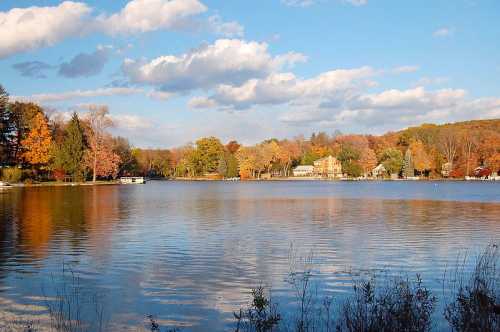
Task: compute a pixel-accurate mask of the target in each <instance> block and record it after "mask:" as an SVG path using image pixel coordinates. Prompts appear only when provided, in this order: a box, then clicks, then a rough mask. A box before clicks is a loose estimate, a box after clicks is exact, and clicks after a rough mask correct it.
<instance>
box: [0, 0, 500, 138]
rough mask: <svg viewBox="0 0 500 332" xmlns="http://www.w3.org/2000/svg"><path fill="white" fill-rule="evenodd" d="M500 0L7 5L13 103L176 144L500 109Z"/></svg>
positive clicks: (499, 112)
mask: <svg viewBox="0 0 500 332" xmlns="http://www.w3.org/2000/svg"><path fill="white" fill-rule="evenodd" d="M499 22H500V2H498V1H495V0H484V1H480V0H477V1H472V0H455V1H440V0H434V1H383V0H317V1H314V0H265V1H264V0H258V1H207V0H171V1H168V0H132V1H130V0H127V1H126V0H120V1H80V2H79V1H73V2H69V1H67V2H64V1H53V0H51V1H48V0H46V1H28V0H25V1H11V0H7V1H2V2H0V35H1V36H2V38H1V39H0V70H1V73H2V75H1V80H0V84H2V85H3V86H4V87H5V88H6V89H7V90H8V92H9V93H10V95H11V96H12V98H13V99H19V100H33V101H36V102H39V103H40V104H42V105H43V106H45V107H47V109H50V110H52V112H54V113H67V112H71V111H73V110H78V111H79V112H84V111H85V108H86V107H87V105H88V104H105V105H108V107H109V109H110V113H111V114H112V116H113V118H114V120H115V124H116V127H115V129H114V131H115V133H116V134H120V135H124V136H126V137H128V138H129V139H130V140H131V142H132V143H133V144H134V145H137V146H143V147H172V146H176V145H181V144H184V143H187V142H189V141H193V140H195V139H196V138H198V137H200V136H205V135H216V136H219V137H221V139H223V140H224V141H227V140H229V139H233V138H236V139H238V140H240V141H242V142H244V143H247V144H249V143H255V142H258V141H260V140H263V139H265V138H268V137H280V138H281V137H293V136H296V135H299V134H304V135H309V134H310V133H311V132H312V131H319V130H321V131H326V132H333V131H334V130H335V129H340V130H341V131H343V132H346V133H374V134H378V133H383V132H385V131H387V130H396V129H401V128H404V127H407V126H411V125H416V124H420V123H424V122H435V123H443V122H450V121H460V120H467V119H482V118H499V117H500V83H499V80H498V77H499V75H500V44H499V43H498V41H499V40H500V23H499Z"/></svg>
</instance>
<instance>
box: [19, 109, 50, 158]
mask: <svg viewBox="0 0 500 332" xmlns="http://www.w3.org/2000/svg"><path fill="white" fill-rule="evenodd" d="M21 146H22V149H23V151H24V152H23V155H22V156H23V160H24V161H25V162H27V163H29V164H32V165H45V164H47V163H48V162H49V160H50V152H51V148H52V136H51V133H50V129H49V125H48V123H47V119H46V118H45V116H44V115H43V113H37V114H36V115H35V117H34V118H33V121H32V124H31V128H30V131H29V132H28V135H27V136H26V138H24V139H23V140H22V141H21Z"/></svg>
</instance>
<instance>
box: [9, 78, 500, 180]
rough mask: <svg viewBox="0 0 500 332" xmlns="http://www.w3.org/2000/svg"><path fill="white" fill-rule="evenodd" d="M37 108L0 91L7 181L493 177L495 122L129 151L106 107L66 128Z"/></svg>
mask: <svg viewBox="0 0 500 332" xmlns="http://www.w3.org/2000/svg"><path fill="white" fill-rule="evenodd" d="M48 113H49V112H48V111H47V110H44V109H43V108H42V107H40V106H39V105H37V104H34V103H25V102H20V101H14V102H11V101H9V98H8V94H7V93H6V92H5V90H4V89H3V88H2V87H1V86H0V166H2V174H3V177H4V178H7V179H10V180H11V181H12V180H21V179H22V178H25V179H27V180H28V181H29V180H32V179H38V180H47V179H56V180H64V179H71V180H73V181H84V180H93V181H95V180H97V179H112V178H116V177H118V176H132V175H141V176H149V177H187V178H195V177H207V176H208V177H214V178H233V177H241V178H260V177H261V176H262V175H263V174H268V175H272V176H281V177H287V176H291V175H292V169H293V168H294V167H296V166H298V165H312V164H313V162H314V161H315V160H317V159H319V158H322V157H326V156H329V155H331V156H334V157H336V158H337V159H338V160H339V161H340V162H341V164H342V172H343V173H344V174H346V175H348V176H351V177H359V176H363V175H369V174H371V172H372V170H373V168H374V167H376V166H377V165H380V164H382V165H383V166H384V167H383V168H384V170H385V174H384V175H386V176H389V175H390V174H399V175H400V176H408V177H410V176H427V177H441V176H443V174H444V175H445V176H449V177H457V178H458V177H464V176H467V175H473V172H474V170H475V169H476V168H477V167H478V166H482V167H483V168H487V169H489V170H490V171H491V172H498V171H499V170H500V120H498V119H497V120H475V121H467V122H460V123H452V124H445V125H434V124H424V125H421V126H418V127H410V128H407V129H404V130H401V131H397V132H389V133H386V134H384V135H381V136H376V135H354V134H348V135H346V134H342V133H341V132H339V131H334V132H332V133H331V134H328V133H325V132H318V133H313V134H312V135H311V136H310V137H308V138H305V137H304V136H298V137H295V138H293V139H281V140H280V139H276V138H272V139H269V140H265V141H263V142H261V143H258V144H255V145H252V146H243V145H241V144H240V143H238V142H237V141H234V140H233V141H230V142H228V143H227V144H223V143H222V142H221V140H219V139H218V138H216V137H204V138H200V139H199V140H197V141H196V142H194V143H189V144H187V145H185V146H181V147H177V148H172V149H141V148H135V147H132V146H131V145H130V143H129V141H128V140H127V139H126V138H123V137H114V136H112V135H111V134H110V133H109V129H110V128H111V127H112V126H113V123H112V120H111V117H110V115H109V112H108V109H107V108H106V107H105V106H89V110H88V112H87V113H86V114H84V115H82V116H79V115H78V114H76V113H74V114H73V115H72V116H71V118H70V119H65V118H64V117H63V116H61V115H57V114H55V115H54V114H53V115H52V116H50V117H49V114H48Z"/></svg>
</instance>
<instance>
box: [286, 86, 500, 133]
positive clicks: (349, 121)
mask: <svg viewBox="0 0 500 332" xmlns="http://www.w3.org/2000/svg"><path fill="white" fill-rule="evenodd" d="M498 116H500V98H479V99H472V100H469V99H467V92H466V91H465V90H462V89H440V90H435V91H427V90H425V89H424V88H422V87H417V88H414V89H408V90H396V89H392V90H386V91H382V92H380V93H375V94H366V93H365V94H362V95H359V96H357V97H355V98H346V99H344V100H342V101H341V103H340V104H339V105H338V106H337V107H335V108H321V107H312V108H311V107H296V108H292V109H290V110H289V111H288V112H286V113H285V114H282V115H281V116H280V120H281V121H283V122H285V123H287V124H289V125H294V126H312V127H316V128H318V127H322V126H325V127H339V126H348V127H349V128H351V130H360V131H365V132H366V131H367V130H368V131H369V132H379V133H380V132H383V131H385V130H393V129H397V128H401V127H403V126H408V125H416V124H420V123H423V122H435V123H443V122H449V121H463V120H470V119H485V118H496V117H498Z"/></svg>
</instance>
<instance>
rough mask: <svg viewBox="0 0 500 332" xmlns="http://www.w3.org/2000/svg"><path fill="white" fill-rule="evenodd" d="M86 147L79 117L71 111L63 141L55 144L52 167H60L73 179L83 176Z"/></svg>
mask: <svg viewBox="0 0 500 332" xmlns="http://www.w3.org/2000/svg"><path fill="white" fill-rule="evenodd" d="M86 148H87V144H86V140H85V135H84V130H83V127H82V124H81V122H80V119H79V118H78V115H77V114H76V113H73V116H72V117H71V120H70V121H69V123H68V125H67V127H66V131H65V135H64V140H63V142H62V143H61V144H60V145H58V146H56V148H55V151H54V161H53V165H52V168H54V169H62V170H64V171H65V172H66V173H69V174H71V175H72V176H73V178H75V179H82V177H83V165H82V161H83V156H84V153H85V149H86Z"/></svg>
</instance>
